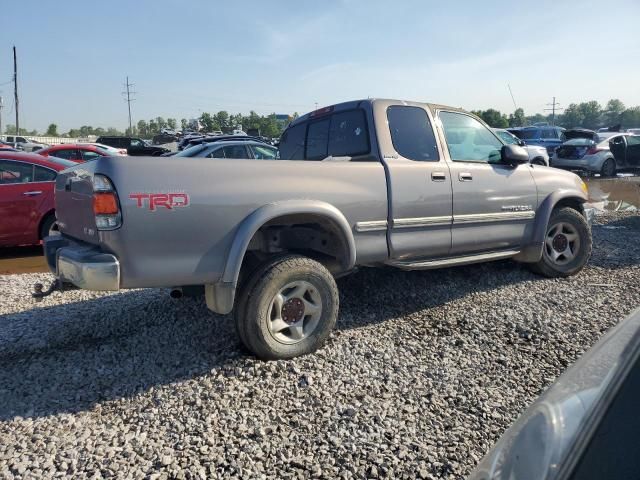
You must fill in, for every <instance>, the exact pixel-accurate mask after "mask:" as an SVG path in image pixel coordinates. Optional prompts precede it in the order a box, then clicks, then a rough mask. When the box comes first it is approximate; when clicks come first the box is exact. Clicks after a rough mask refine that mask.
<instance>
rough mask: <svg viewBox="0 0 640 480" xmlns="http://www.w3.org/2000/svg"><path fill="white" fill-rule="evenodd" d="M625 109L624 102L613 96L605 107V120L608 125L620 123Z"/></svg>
mask: <svg viewBox="0 0 640 480" xmlns="http://www.w3.org/2000/svg"><path fill="white" fill-rule="evenodd" d="M624 111H625V107H624V103H622V102H621V101H620V100H618V99H617V98H612V99H611V100H609V101H608V102H607V106H606V107H604V121H605V123H606V126H607V127H611V126H613V125H617V124H619V123H620V120H621V117H622V113H623V112H624Z"/></svg>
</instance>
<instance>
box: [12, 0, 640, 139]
mask: <svg viewBox="0 0 640 480" xmlns="http://www.w3.org/2000/svg"><path fill="white" fill-rule="evenodd" d="M2 13H3V16H2V20H3V21H2V27H1V29H0V95H2V96H3V97H4V105H5V108H4V109H3V110H2V114H3V123H4V124H7V123H15V121H14V113H13V112H14V110H13V98H12V96H13V85H12V84H11V83H7V82H9V81H10V80H11V79H12V74H13V57H12V50H11V49H12V46H13V45H15V46H16V47H17V50H18V88H19V95H20V110H19V112H20V126H21V127H24V128H27V129H28V130H32V129H37V130H39V131H44V130H46V128H47V125H49V124H50V123H56V124H57V125H58V130H59V131H66V130H68V129H70V128H77V127H80V126H82V125H91V126H93V127H116V128H119V129H124V128H125V127H126V126H127V125H128V113H127V104H126V102H125V101H124V99H123V96H122V94H121V92H122V91H123V90H124V87H123V85H124V82H125V78H126V76H127V75H128V76H129V81H130V82H131V83H133V84H134V87H133V90H134V91H136V92H137V93H136V94H135V95H134V98H135V101H134V102H133V103H132V116H133V120H134V123H135V122H137V121H138V120H140V119H145V120H148V119H150V118H155V117H157V116H162V117H164V118H168V117H169V118H176V119H178V121H179V120H180V119H181V118H187V119H189V118H195V117H197V116H199V115H200V114H201V113H202V112H211V113H213V112H216V111H218V110H227V111H229V112H230V113H248V112H249V111H250V110H254V111H256V112H258V113H259V114H269V113H274V112H275V113H293V112H299V113H301V114H302V113H305V112H308V111H310V110H313V109H314V108H315V106H316V104H317V105H318V107H321V106H323V105H330V104H333V103H338V102H342V101H346V100H353V99H358V98H366V97H374V98H375V97H377V98H395V99H406V100H416V101H428V102H434V103H443V104H447V105H452V106H457V107H462V108H465V109H468V110H477V109H486V108H497V109H498V110H500V111H502V112H506V113H510V112H512V111H513V110H514V102H513V100H512V98H511V96H510V94H509V90H508V87H507V85H510V86H511V90H512V91H513V95H514V98H515V102H516V105H517V106H518V107H522V108H524V110H525V113H526V114H527V115H530V114H534V113H537V112H543V109H545V108H548V107H547V105H546V104H548V103H550V102H551V101H552V97H554V96H555V97H556V98H557V101H558V102H559V103H560V105H561V106H568V105H569V104H570V103H573V102H576V103H577V102H581V101H587V100H597V101H599V102H601V103H602V104H604V103H605V102H606V101H607V100H608V99H610V98H619V99H620V100H622V101H623V102H624V103H625V105H627V106H635V105H640V1H639V0H619V1H617V2H613V3H611V4H607V3H603V2H602V1H601V0H600V1H598V2H591V1H588V0H582V1H573V0H571V1H569V0H565V1H560V0H556V1H545V0H539V1H536V2H514V1H513V0H512V1H510V2H503V1H448V2H443V1H430V0H415V1H414V0H407V1H403V0H395V1H391V0H386V1H376V0H370V1H366V0H323V1H316V2H312V1H305V0H296V1H293V0H292V1H288V0H281V1H276V0H273V1H270V2H266V1H258V0H256V1H254V0H244V1H241V2H228V1H227V2H221V1H214V0H209V1H207V0H189V1H180V0H154V1H150V0H149V1H148V0H138V1H133V0H129V1H121V0H110V1H108V2H91V1H86V0H69V1H65V0H60V1H58V2H49V1H46V0H41V1H32V0H22V1H21V2H10V3H7V4H6V5H3V7H2ZM14 19H15V21H14Z"/></svg>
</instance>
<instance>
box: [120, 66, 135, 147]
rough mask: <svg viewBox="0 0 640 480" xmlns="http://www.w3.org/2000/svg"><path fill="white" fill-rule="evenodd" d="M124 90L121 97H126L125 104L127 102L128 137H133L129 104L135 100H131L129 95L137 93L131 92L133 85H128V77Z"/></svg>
mask: <svg viewBox="0 0 640 480" xmlns="http://www.w3.org/2000/svg"><path fill="white" fill-rule="evenodd" d="M124 86H125V88H126V89H127V90H126V92H122V94H123V95H126V96H127V99H126V102H127V106H128V107H129V135H133V124H132V122H131V102H133V101H134V100H135V98H131V95H133V94H135V93H137V92H132V91H131V87H133V83H129V77H128V76H127V81H126V83H125V84H124Z"/></svg>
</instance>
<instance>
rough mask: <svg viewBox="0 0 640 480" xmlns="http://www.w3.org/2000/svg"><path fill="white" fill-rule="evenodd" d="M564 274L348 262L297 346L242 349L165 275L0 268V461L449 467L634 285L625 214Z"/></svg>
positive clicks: (229, 468)
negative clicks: (301, 347)
mask: <svg viewBox="0 0 640 480" xmlns="http://www.w3.org/2000/svg"><path fill="white" fill-rule="evenodd" d="M597 221H598V223H599V224H598V225H595V226H594V242H595V243H594V254H593V257H592V260H591V263H590V266H589V267H588V268H587V269H586V270H585V271H584V272H583V273H582V274H581V275H579V276H577V277H574V278H570V279H566V280H548V279H542V278H540V277H536V276H534V275H533V274H531V273H529V271H528V270H527V269H526V268H524V267H523V266H521V265H518V264H515V263H512V262H496V263H492V264H485V265H476V266H470V267H460V268H453V269H448V270H440V271H425V272H402V271H395V270H382V269H381V270H363V271H361V272H359V273H357V274H355V275H352V276H350V277H347V278H345V279H343V280H341V281H340V282H339V283H340V289H341V302H342V305H341V314H340V318H339V320H338V325H339V326H338V329H337V330H336V331H335V332H334V333H333V334H332V336H331V338H330V340H329V342H328V344H327V346H326V347H325V348H324V349H322V350H321V351H320V352H318V353H317V354H315V355H310V356H307V357H305V358H299V359H296V360H294V361H279V362H267V363H264V362H259V361H256V360H255V359H253V358H251V357H249V356H247V355H246V353H244V352H243V351H242V349H241V348H240V345H239V343H238V340H237V339H236V336H235V334H234V329H233V325H232V324H231V322H229V321H228V318H225V317H221V316H218V315H215V314H212V313H211V312H209V311H208V310H207V309H206V307H205V305H204V303H203V301H202V300H200V299H183V300H178V301H176V300H171V299H170V298H169V296H168V294H167V291H166V290H165V291H163V290H139V291H129V292H124V293H120V294H116V295H101V294H94V293H89V292H80V291H75V292H69V293H67V294H65V295H64V296H61V295H59V294H55V295H53V296H51V297H49V298H48V299H46V300H45V301H43V302H42V303H40V304H34V303H33V302H32V301H31V299H30V298H29V297H28V290H29V288H30V286H31V285H32V284H33V283H34V282H35V281H38V280H40V281H42V280H44V279H47V277H48V276H47V275H42V274H29V275H13V276H4V277H0V291H1V292H2V294H3V295H2V297H1V298H0V314H1V315H0V477H2V478H42V477H44V478H60V477H73V478H114V477H117V478H186V479H191V478H213V477H242V478H309V477H312V478H335V477H338V478H352V477H353V478H364V477H369V478H376V477H396V478H416V477H417V478H461V477H463V476H465V475H466V474H468V473H469V471H470V470H471V469H472V468H473V466H474V465H475V464H476V463H477V461H478V460H479V459H480V458H481V457H482V455H484V453H485V452H486V451H487V450H488V449H489V448H490V447H491V445H492V444H493V443H494V442H495V440H496V439H497V437H498V436H499V435H500V434H501V433H502V432H503V431H504V430H505V429H506V428H507V427H508V425H509V424H510V423H511V422H512V421H513V420H514V419H515V418H516V417H517V415H518V414H519V413H520V412H521V411H522V410H523V409H524V408H525V407H526V406H527V405H528V404H529V403H530V402H531V401H532V400H533V399H534V398H535V397H536V396H537V395H538V394H539V393H540V392H541V391H542V390H543V389H544V388H546V387H547V386H548V385H549V384H551V383H552V382H553V381H554V380H555V379H556V378H557V376H558V375H559V374H560V373H561V372H562V371H563V370H564V369H565V368H566V367H567V365H569V364H570V363H571V362H572V361H574V360H575V359H576V358H577V357H578V356H579V355H580V354H581V353H582V352H584V351H585V350H586V349H587V348H589V347H590V346H591V345H592V344H594V343H595V342H596V340H597V339H598V338H599V337H600V336H601V335H602V334H603V333H604V332H605V331H606V330H607V329H609V328H610V327H611V326H613V325H615V324H616V323H617V322H618V321H619V320H621V319H622V318H624V317H625V316H626V315H627V314H628V313H629V312H631V311H632V310H633V309H634V308H635V307H636V306H638V305H640V289H639V288H638V283H639V279H640V217H639V216H629V215H626V216H625V215H621V214H617V215H615V214H614V215H607V216H606V217H605V216H602V217H599V218H598V220H597Z"/></svg>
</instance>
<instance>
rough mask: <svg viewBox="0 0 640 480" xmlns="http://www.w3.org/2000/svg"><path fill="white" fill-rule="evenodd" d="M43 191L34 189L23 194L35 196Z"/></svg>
mask: <svg viewBox="0 0 640 480" xmlns="http://www.w3.org/2000/svg"><path fill="white" fill-rule="evenodd" d="M41 193H42V190H33V191H31V192H24V193H23V194H22V195H25V196H27V197H34V196H36V195H40V194H41Z"/></svg>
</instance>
